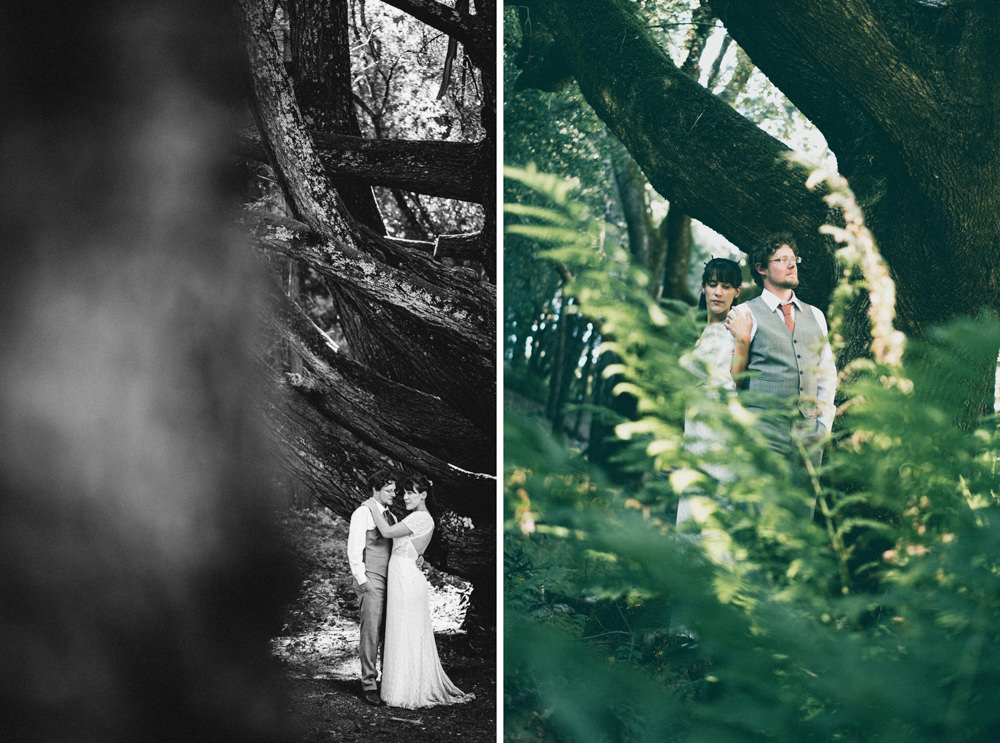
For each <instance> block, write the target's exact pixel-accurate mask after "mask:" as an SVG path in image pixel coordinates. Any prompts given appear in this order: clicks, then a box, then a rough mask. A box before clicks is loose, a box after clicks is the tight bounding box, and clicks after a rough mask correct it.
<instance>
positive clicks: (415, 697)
mask: <svg viewBox="0 0 1000 743" xmlns="http://www.w3.org/2000/svg"><path fill="white" fill-rule="evenodd" d="M396 482H397V478H396V475H395V474H394V473H393V472H392V471H391V470H389V469H382V470H379V471H378V472H376V473H375V474H374V475H372V476H371V477H370V478H368V486H369V487H370V488H371V493H372V495H371V498H369V499H368V500H366V501H365V502H364V503H362V504H361V506H359V507H358V508H357V509H356V510H355V511H354V513H353V514H352V515H351V526H350V531H349V533H348V537H347V559H348V562H349V563H350V566H351V573H352V574H353V576H354V590H355V591H356V592H357V594H358V597H359V598H360V600H361V639H360V642H359V645H358V652H359V655H360V656H361V687H362V694H363V696H364V700H365V701H366V702H368V703H369V704H372V705H379V704H387V705H389V706H391V707H405V708H408V709H416V708H418V707H431V706H434V705H439V704H458V703H460V702H468V701H470V700H471V699H473V698H474V696H475V695H473V694H466V693H464V692H462V690H461V689H459V688H458V687H457V686H455V685H454V684H453V683H452V682H451V680H450V679H449V678H448V676H447V675H446V674H445V672H444V669H443V668H442V667H441V661H440V660H439V658H438V652H437V645H436V644H435V642H434V630H433V628H432V627H431V613H430V603H429V589H428V584H427V579H426V578H424V574H423V573H422V572H421V570H420V567H419V566H418V560H421V561H422V557H421V556H422V555H423V553H424V550H426V549H427V545H428V544H430V541H431V538H432V536H433V533H434V519H433V517H432V516H431V514H430V512H429V511H428V510H427V499H428V497H430V496H431V483H430V481H429V480H427V478H425V477H422V476H420V475H417V476H414V477H410V478H407V479H405V480H403V481H402V490H403V504H404V506H405V507H406V510H407V512H408V513H407V515H406V517H405V518H403V519H402V520H397V519H396V517H395V515H393V513H392V511H390V510H389V506H390V505H392V502H393V500H394V499H395V497H396ZM380 646H381V647H382V678H381V694H380V692H379V678H378V663H377V661H378V654H379V648H380Z"/></svg>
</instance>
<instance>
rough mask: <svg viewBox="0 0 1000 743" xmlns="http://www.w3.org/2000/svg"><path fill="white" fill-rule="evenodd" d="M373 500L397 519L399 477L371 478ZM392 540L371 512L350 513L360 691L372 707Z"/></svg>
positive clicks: (349, 557)
mask: <svg viewBox="0 0 1000 743" xmlns="http://www.w3.org/2000/svg"><path fill="white" fill-rule="evenodd" d="M368 487H370V488H371V497H372V498H374V499H375V502H376V503H378V505H379V506H380V507H381V508H382V513H383V515H384V516H385V518H386V520H387V521H388V522H389V523H390V524H392V523H395V522H396V517H395V516H393V514H392V512H391V511H389V506H390V505H392V500H393V498H394V497H395V495H396V475H395V473H394V472H392V470H390V469H388V468H383V469H380V470H379V471H378V472H376V473H375V474H373V475H372V476H371V477H369V478H368ZM391 551H392V540H391V539H387V538H385V537H383V536H381V535H380V534H379V531H378V529H376V528H375V521H374V519H372V514H371V511H369V510H368V507H367V506H359V507H358V508H357V509H355V511H354V513H353V514H351V527H350V531H349V532H348V536H347V561H348V563H350V566H351V573H352V575H353V576H354V591H355V593H357V594H358V598H359V599H360V600H361V640H360V642H359V643H358V654H359V655H360V656H361V690H362V695H363V697H364V700H365V701H366V702H367V703H368V704H371V705H373V706H378V705H379V704H381V703H382V699H381V697H380V696H379V692H378V665H377V660H378V654H379V648H380V646H381V645H382V638H383V633H384V631H385V580H386V572H387V568H388V565H389V553H390V552H391Z"/></svg>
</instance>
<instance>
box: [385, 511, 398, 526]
mask: <svg viewBox="0 0 1000 743" xmlns="http://www.w3.org/2000/svg"><path fill="white" fill-rule="evenodd" d="M385 520H386V521H388V522H389V523H390V524H395V523H396V522H397V521H398V520H399V519H397V518H396V514H394V513H393V512H392V511H390V510H389V509H388V508H387V509H385Z"/></svg>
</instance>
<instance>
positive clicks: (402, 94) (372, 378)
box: [0, 0, 499, 743]
mask: <svg viewBox="0 0 1000 743" xmlns="http://www.w3.org/2000/svg"><path fill="white" fill-rule="evenodd" d="M497 19H498V8H497V5H496V3H495V2H493V0H442V1H437V0H386V1H384V2H382V1H380V0H235V1H234V0H135V1H130V2H124V1H123V0H95V2H83V3H79V2H75V3H70V2H54V3H40V4H28V5H24V6H22V7H19V8H18V9H16V10H10V11H9V12H8V13H6V14H5V18H4V21H3V23H0V57H2V64H0V86H2V92H3V111H2V113H0V183H2V187H0V193H2V199H0V225H2V232H3V234H4V239H5V247H4V250H3V252H2V254H0V255H2V258H0V265H2V276H3V279H4V282H5V291H4V292H3V300H2V302H3V312H2V319H0V325H2V329H3V333H2V337H3V351H2V364H0V374H2V381H0V407H2V414H0V420H2V426H3V436H2V440H3V443H2V450H0V482H2V497H0V602H2V607H3V608H2V612H0V617H2V619H0V630H2V635H3V639H2V640H0V648H2V650H0V669H2V671H3V672H2V674H0V675H2V681H0V689H2V691H0V696H2V702H0V707H2V708H3V713H2V714H0V740H4V741H12V742H13V741H37V742H38V743H43V742H44V743H51V742H53V741H74V742H81V741H83V742H85V741H94V743H97V742H101V743H109V742H114V741H121V742H122V743H124V742H125V741H128V742H129V743H135V742H137V741H186V742H190V741H248V742H249V741H259V742H260V743H265V742H266V743H281V742H284V741H287V742H288V743H326V742H328V741H330V742H332V741H346V742H350V741H356V742H357V743H380V742H385V743H388V742H389V741H400V740H404V741H411V742H413V743H418V742H419V741H435V743H443V742H444V741H487V740H494V739H496V737H497V730H498V724H499V722H498V714H497V698H498V691H499V689H498V679H497V658H498V650H499V649H498V647H497V597H498V587H497V573H498V569H497V554H498V552H497V513H498V498H497V494H498V478H497V462H498V441H497V429H498V425H499V421H498V418H497V389H498V379H497V264H498V259H497V256H498V241H497V235H498V224H497V214H498V204H497V183H498V177H497V157H498V155H497V133H498V127H497V99H498V86H497V65H496V59H497V54H496V49H497V36H496V33H497Z"/></svg>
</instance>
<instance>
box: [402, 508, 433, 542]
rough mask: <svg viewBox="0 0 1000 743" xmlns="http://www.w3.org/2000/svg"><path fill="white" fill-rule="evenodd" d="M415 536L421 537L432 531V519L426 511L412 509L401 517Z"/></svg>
mask: <svg viewBox="0 0 1000 743" xmlns="http://www.w3.org/2000/svg"><path fill="white" fill-rule="evenodd" d="M403 523H404V524H406V525H407V526H408V527H409V528H410V531H411V532H412V533H413V536H415V537H422V536H424V535H425V534H430V533H431V532H432V531H434V519H433V518H432V517H431V515H430V514H429V513H427V511H414V512H413V513H409V514H407V515H406V518H405V519H403Z"/></svg>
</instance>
